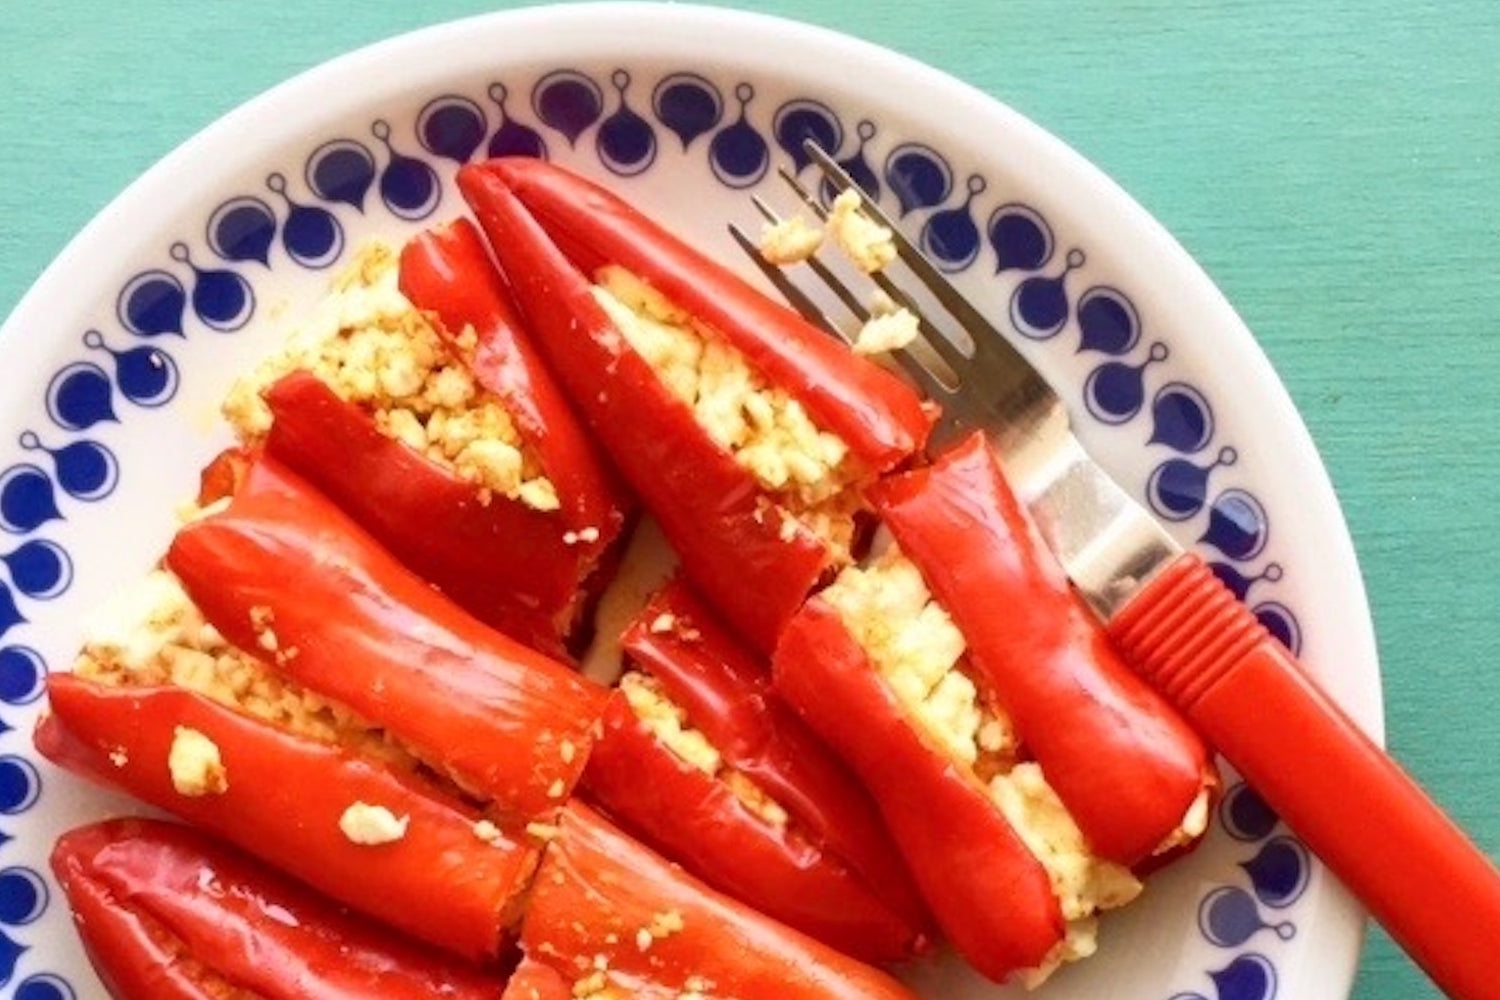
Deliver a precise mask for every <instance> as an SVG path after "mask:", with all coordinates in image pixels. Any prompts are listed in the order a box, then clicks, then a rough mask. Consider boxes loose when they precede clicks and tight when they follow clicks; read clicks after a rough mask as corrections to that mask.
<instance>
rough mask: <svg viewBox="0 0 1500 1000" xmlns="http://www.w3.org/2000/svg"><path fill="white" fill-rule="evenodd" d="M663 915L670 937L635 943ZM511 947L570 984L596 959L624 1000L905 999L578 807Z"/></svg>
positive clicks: (570, 810) (549, 853)
mask: <svg viewBox="0 0 1500 1000" xmlns="http://www.w3.org/2000/svg"><path fill="white" fill-rule="evenodd" d="M666 915H675V916H676V917H677V918H680V922H681V926H680V929H679V928H675V927H674V929H672V930H671V931H670V932H668V933H663V934H660V935H657V936H655V937H654V938H653V939H652V940H650V941H649V942H648V941H646V940H645V939H644V938H640V936H639V935H640V932H641V931H643V930H649V928H651V927H652V926H653V924H658V923H659V922H660V921H661V919H662V917H664V916H666ZM521 942H522V946H523V947H524V948H525V951H526V954H527V956H528V957H530V958H531V959H532V960H535V961H539V962H544V963H546V964H548V965H550V966H552V967H553V968H554V969H556V970H558V971H559V972H560V973H562V974H563V975H564V976H567V977H571V978H572V979H573V980H575V981H576V980H577V979H581V978H583V977H584V976H586V975H588V974H589V972H591V971H592V970H593V969H594V968H595V967H596V966H595V962H596V961H600V962H601V963H602V964H603V965H604V966H605V967H606V968H607V969H608V970H609V975H610V976H611V977H612V978H613V979H614V980H615V981H616V982H617V983H618V984H619V986H620V988H621V989H622V990H623V992H624V993H625V995H627V996H632V997H635V996H646V997H657V996H663V997H674V996H677V995H678V994H679V993H681V992H683V991H685V990H686V989H687V988H688V984H689V982H690V981H691V980H699V981H701V982H702V983H704V984H705V988H704V989H703V990H702V991H701V992H703V993H704V995H705V996H706V997H709V998H734V1000H856V998H858V1000H913V997H912V994H911V993H910V992H908V991H907V990H906V988H905V987H903V986H901V985H900V984H899V983H897V982H896V981H895V980H894V979H891V978H890V977H889V976H887V975H885V974H884V973H882V972H878V971H876V970H875V969H872V968H870V967H869V966H866V965H863V964H861V963H859V962H856V961H855V960H853V959H851V958H849V957H848V956H846V955H841V954H839V953H838V952H836V951H834V950H833V949H831V948H829V947H828V946H826V945H823V944H820V943H819V942H817V941H815V940H813V939H812V938H809V937H807V936H805V935H803V934H801V933H799V932H797V931H794V930H791V929H790V928H787V927H784V926H782V925H781V924H778V923H776V922H775V921H773V920H771V919H770V918H768V917H765V916H763V915H761V914H759V913H756V912H755V911H753V910H750V909H749V908H747V907H745V906H744V905H743V904H740V903H737V902H735V901H734V900H732V899H730V898H729V897H727V896H722V895H720V894H719V893H717V892H715V891H713V890H712V889H710V888H709V887H708V886H706V885H704V884H703V883H701V882H699V881H697V880H696V879H694V878H692V877H691V876H688V875H686V874H684V873H683V871H682V870H681V869H680V868H677V867H676V866H675V865H671V864H668V863H667V862H666V861H665V860H663V859H662V858H661V857H660V856H658V855H656V854H653V853H652V852H651V851H649V850H648V849H646V848H645V847H642V846H641V845H640V844H638V843H636V842H635V841H633V840H631V839H630V838H629V837H627V836H626V835H625V834H623V833H621V832H620V831H619V830H618V829H616V828H615V827H613V826H612V825H610V824H609V823H608V822H607V821H605V820H604V819H603V818H602V817H600V816H599V815H598V814H596V813H594V812H592V811H591V810H590V809H588V808H587V807H586V806H583V805H582V804H580V803H578V802H576V801H575V802H571V803H569V804H568V805H567V807H566V808H565V809H564V810H563V811H562V813H561V815H560V817H559V819H558V825H557V832H556V835H555V836H554V837H553V838H552V840H551V841H550V843H549V844H548V845H547V849H546V851H545V852H544V854H543V859H542V864H541V867H540V868H539V869H538V870H537V878H536V883H535V887H534V889H533V892H532V896H531V902H530V905H529V906H528V908H527V911H526V918H525V920H524V921H523V923H522V925H521ZM642 944H645V945H646V946H645V947H644V948H643V947H642V946H641V945H642Z"/></svg>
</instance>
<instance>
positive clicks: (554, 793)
mask: <svg viewBox="0 0 1500 1000" xmlns="http://www.w3.org/2000/svg"><path fill="white" fill-rule="evenodd" d="M567 790H568V786H567V785H565V784H563V780H562V779H561V778H555V779H553V781H552V784H550V785H548V786H547V798H549V799H560V798H562V797H563V795H564V794H566V792H567Z"/></svg>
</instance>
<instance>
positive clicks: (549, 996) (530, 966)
mask: <svg viewBox="0 0 1500 1000" xmlns="http://www.w3.org/2000/svg"><path fill="white" fill-rule="evenodd" d="M500 1000H574V997H573V980H572V979H569V978H565V977H564V976H563V975H562V974H561V973H560V972H558V971H557V970H556V969H554V968H552V966H550V965H544V964H542V963H541V962H538V961H536V960H535V959H532V958H522V959H521V964H520V965H517V966H516V971H514V972H512V973H511V974H510V981H509V982H507V983H506V984H505V994H504V995H503V996H502V997H501V998H500Z"/></svg>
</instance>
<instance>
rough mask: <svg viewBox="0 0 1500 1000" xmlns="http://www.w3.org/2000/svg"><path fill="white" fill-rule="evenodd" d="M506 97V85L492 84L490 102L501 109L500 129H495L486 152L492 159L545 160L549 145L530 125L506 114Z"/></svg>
mask: <svg viewBox="0 0 1500 1000" xmlns="http://www.w3.org/2000/svg"><path fill="white" fill-rule="evenodd" d="M506 97H507V91H506V89H505V84H503V83H492V84H490V100H492V101H494V102H495V105H496V107H498V108H499V109H500V127H499V128H497V129H495V134H494V135H493V136H491V137H490V144H489V148H488V149H486V150H485V151H486V152H487V153H488V154H489V155H490V156H492V157H494V156H530V157H532V158H534V159H538V160H545V159H546V158H547V144H546V143H545V142H544V141H543V140H542V136H541V133H539V132H538V131H537V130H536V129H534V128H532V127H531V126H529V125H523V124H521V123H520V122H518V121H516V120H515V119H514V118H512V117H511V116H510V115H509V114H508V113H507V112H506V110H505V98H506Z"/></svg>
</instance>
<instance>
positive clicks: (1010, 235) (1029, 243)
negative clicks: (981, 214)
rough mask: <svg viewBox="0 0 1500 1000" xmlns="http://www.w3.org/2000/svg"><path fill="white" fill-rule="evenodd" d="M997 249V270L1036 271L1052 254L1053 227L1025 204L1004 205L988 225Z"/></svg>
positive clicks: (988, 232)
mask: <svg viewBox="0 0 1500 1000" xmlns="http://www.w3.org/2000/svg"><path fill="white" fill-rule="evenodd" d="M985 233H986V234H987V235H988V236H989V241H990V246H991V247H993V248H994V250H995V273H996V274H999V273H1000V272H1001V271H1037V270H1040V269H1041V268H1042V266H1043V265H1045V264H1046V263H1047V261H1048V260H1050V259H1051V258H1052V229H1051V228H1050V227H1049V226H1048V225H1047V220H1045V219H1043V218H1042V216H1041V214H1040V213H1038V212H1037V211H1036V210H1035V209H1033V208H1029V207H1027V206H1026V205H1019V204H1014V203H1013V204H1009V205H1001V206H1000V207H999V208H997V209H995V210H994V211H993V212H991V213H990V220H989V222H988V223H986V225H985Z"/></svg>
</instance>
